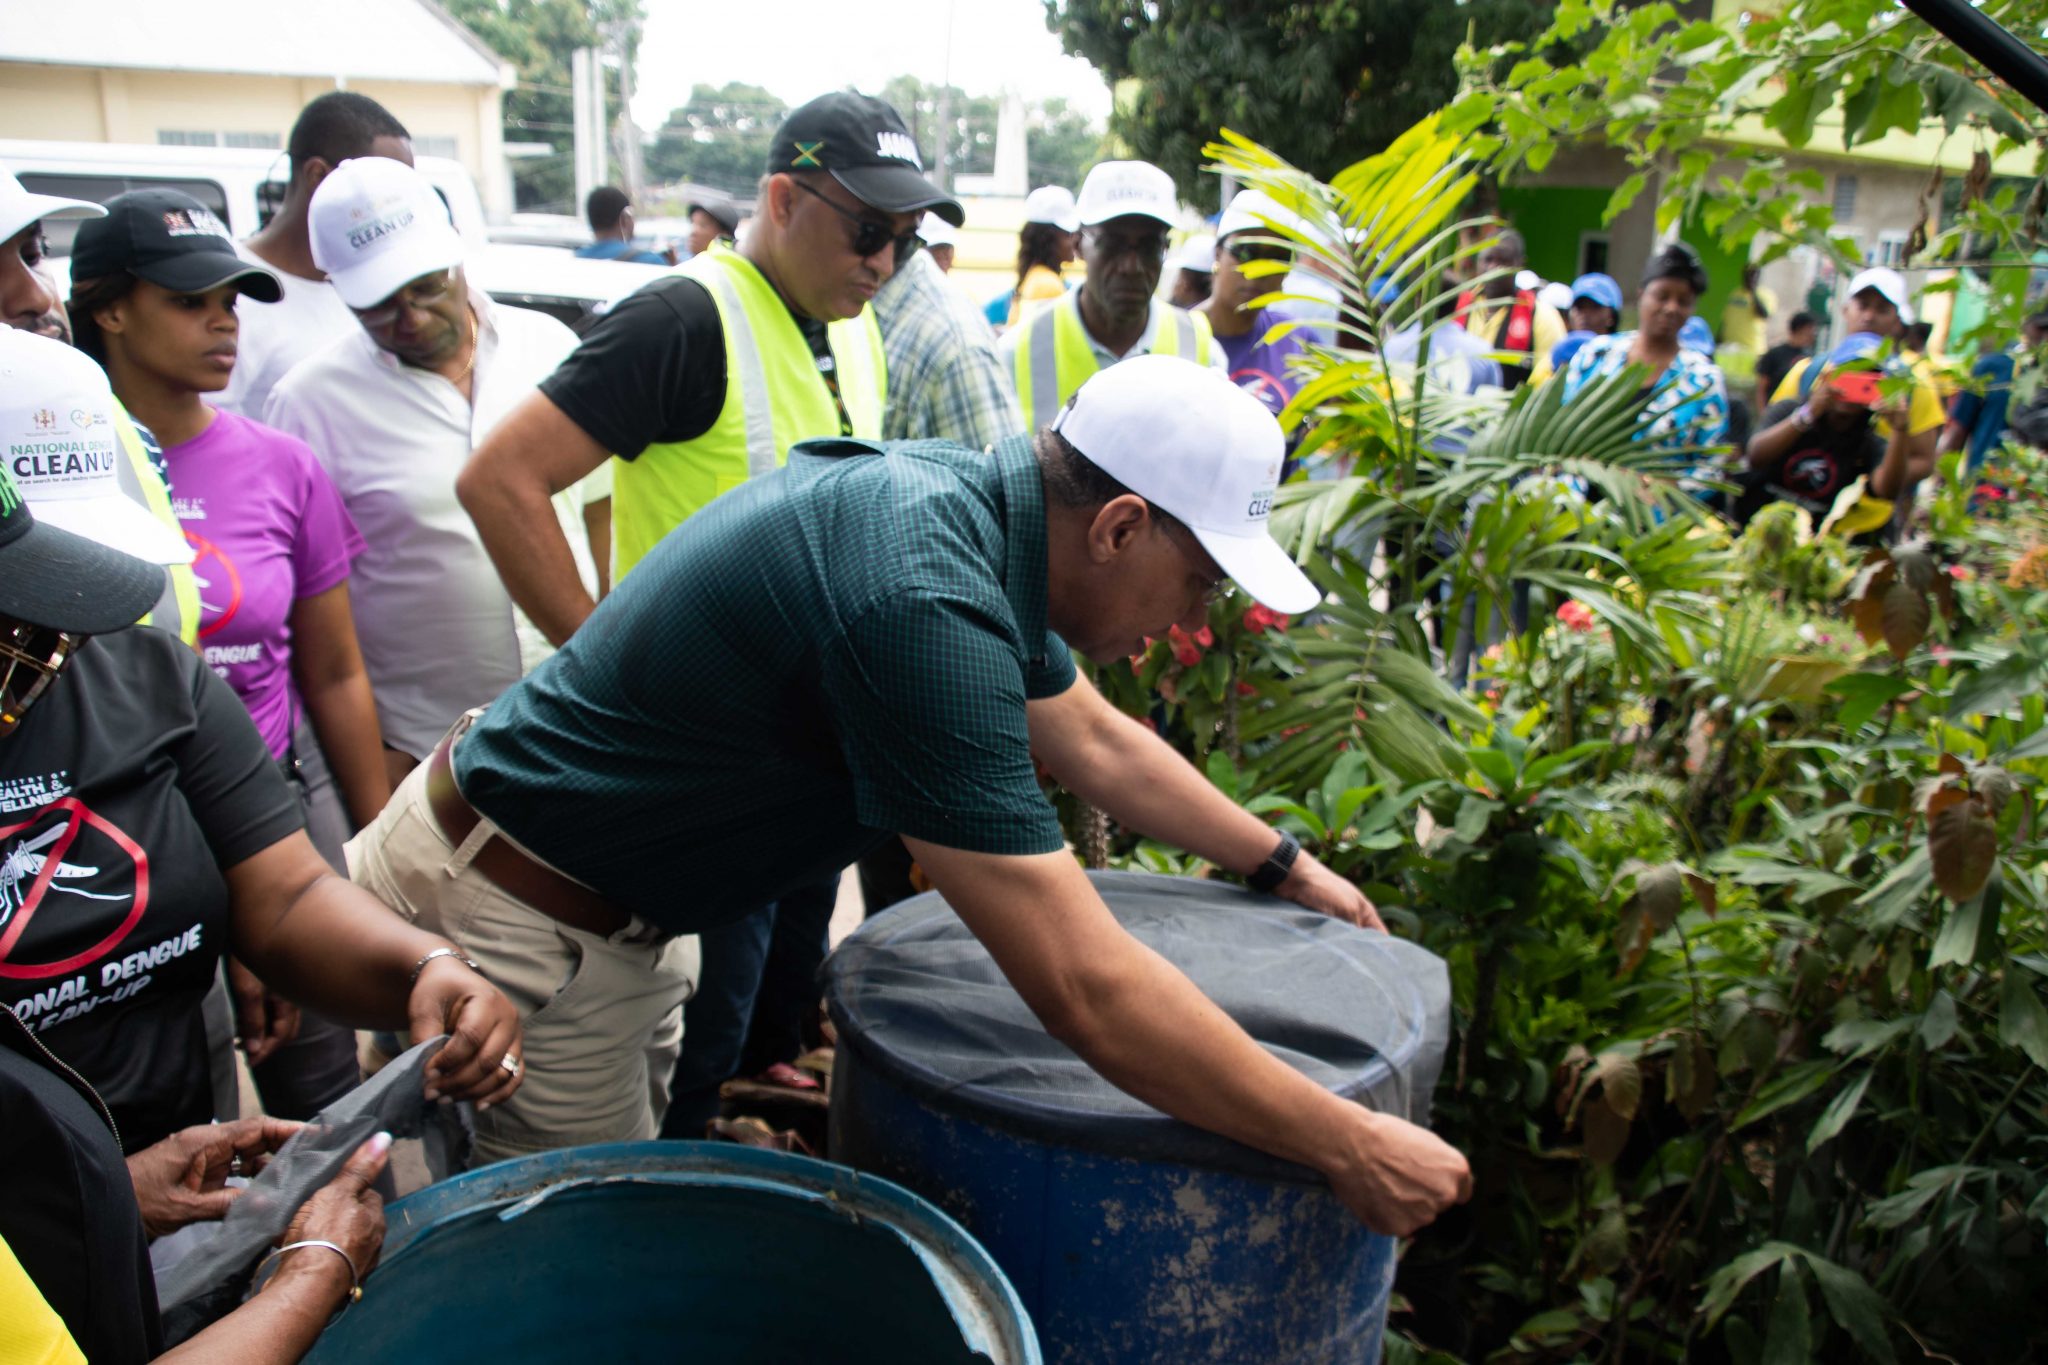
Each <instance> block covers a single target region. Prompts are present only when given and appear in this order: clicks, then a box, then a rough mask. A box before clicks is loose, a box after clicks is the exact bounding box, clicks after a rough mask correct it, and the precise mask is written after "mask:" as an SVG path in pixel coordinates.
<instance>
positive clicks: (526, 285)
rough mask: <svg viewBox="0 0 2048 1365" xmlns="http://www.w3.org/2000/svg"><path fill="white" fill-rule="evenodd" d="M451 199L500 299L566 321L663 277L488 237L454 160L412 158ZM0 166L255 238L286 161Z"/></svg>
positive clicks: (101, 148) (205, 158) (65, 147)
mask: <svg viewBox="0 0 2048 1365" xmlns="http://www.w3.org/2000/svg"><path fill="white" fill-rule="evenodd" d="M414 164H415V165H416V166H418V167H419V169H420V172H421V173H422V174H424V175H425V176H426V177H427V179H428V180H429V181H431V182H432V183H433V186H434V190H435V192H436V193H437V194H439V195H440V196H441V198H442V200H443V202H445V203H446V204H447V205H448V215H449V217H450V218H451V219H452V220H453V221H454V224H455V230H456V231H457V232H458V233H460V234H461V235H462V239H463V241H464V242H465V243H466V244H467V245H468V248H469V255H468V259H467V260H466V262H465V265H466V267H467V269H468V271H469V277H470V279H471V281H472V282H473V283H475V284H476V286H477V287H478V288H480V289H482V290H483V291H484V292H485V293H487V294H489V295H490V296H491V297H492V298H494V299H496V300H498V301H499V302H501V303H509V304H514V305H517V306H519V307H522V308H533V309H537V310H539V311H540V312H544V313H547V314H549V315H551V316H553V317H556V318H558V319H560V320H561V321H563V322H566V323H568V324H569V325H570V326H572V327H579V328H580V327H582V326H586V325H587V324H588V320H589V319H590V317H591V316H593V315H595V314H598V313H602V312H604V311H605V310H606V309H607V308H609V307H610V306H611V305H612V304H613V303H615V302H617V301H618V300H620V299H622V298H624V297H625V296H626V295H628V294H630V293H632V292H633V291H634V290H635V289H638V288H639V287H640V286H641V285H643V284H645V283H647V282H648V281H649V280H651V279H656V278H659V277H660V276H661V275H662V274H663V273H665V272H664V271H663V269H662V267H660V266H651V265H637V264H632V263H628V262H625V261H593V260H585V259H582V258H580V257H577V256H573V255H571V254H570V253H569V252H568V251H565V250H551V249H548V248H544V247H533V246H517V245H508V244H503V243H496V242H493V241H492V240H491V238H490V233H489V230H488V228H487V227H486V225H485V222H484V208H483V201H482V200H481V199H479V198H478V197H477V192H476V185H475V183H474V182H473V181H471V180H470V178H469V172H468V171H467V170H466V169H464V167H463V165H462V163H461V162H459V161H454V160H451V159H449V158H447V157H440V156H422V157H418V158H416V159H415V162H414ZM0 166H4V167H6V168H7V169H8V170H10V171H12V172H14V174H15V175H16V176H18V177H20V179H21V183H22V184H23V185H24V186H25V187H27V188H28V189H29V190H30V191H31V192H33V193H36V194H55V195H61V196H63V197H64V198H66V199H90V200H92V201H93V202H94V203H100V204H103V203H105V202H106V201H107V200H109V199H112V198H113V197H114V196H116V195H119V194H126V193H127V192H128V191H130V190H142V189H169V190H177V191H179V192H180V193H183V194H187V195H190V196H191V197H192V198H194V199H196V200H198V201H199V202H200V203H202V204H204V205H206V207H208V208H210V209H212V210H213V211H214V213H215V214H216V215H218V216H219V217H220V219H221V221H222V222H224V223H226V224H227V225H228V230H229V231H230V232H232V233H234V235H235V236H236V237H237V238H238V239H239V238H246V237H249V236H251V235H253V234H254V233H255V232H256V230H257V229H258V228H260V227H262V226H263V225H264V224H265V223H267V222H269V221H270V218H271V215H272V214H274V213H276V212H277V209H278V206H279V205H281V204H283V203H284V191H285V183H286V181H287V179H288V178H289V176H290V174H291V168H290V163H289V162H288V161H287V159H286V157H285V154H284V153H283V152H282V151H275V150H273V151H261V150H247V149H243V148H235V147H158V146H151V145H149V144H146V143H137V144H127V143H115V142H31V141H23V140H19V139H8V138H0ZM77 231H78V222H77V220H76V219H65V218H53V219H51V220H50V221H49V222H47V223H45V224H44V225H43V235H44V237H45V238H46V239H47V240H48V242H49V245H50V254H51V256H52V257H54V258H55V259H54V260H53V261H52V262H51V269H52V272H53V273H54V274H55V275H56V277H57V281H56V282H57V285H58V288H59V289H62V290H65V291H67V292H68V290H69V287H70V282H71V262H70V256H71V239H72V237H73V235H74V234H76V232H77Z"/></svg>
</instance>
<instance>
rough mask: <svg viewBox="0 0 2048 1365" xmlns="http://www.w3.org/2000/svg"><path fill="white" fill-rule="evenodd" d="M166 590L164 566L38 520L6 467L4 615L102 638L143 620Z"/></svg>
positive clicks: (1, 469)
mask: <svg viewBox="0 0 2048 1365" xmlns="http://www.w3.org/2000/svg"><path fill="white" fill-rule="evenodd" d="M163 590H164V571H163V569H162V567H161V566H159V565H156V564H151V563H149V562H148V561H147V560H141V559H137V558H136V557H135V556H134V555H127V554H122V553H121V552H120V551H119V550H114V549H109V548H108V547H107V546H105V545H102V544H100V543H99V542H98V541H94V540H87V539H86V538H85V537H84V536H75V535H73V534H71V532H69V531H63V530H59V529H58V528H57V527H55V526H44V525H41V524H39V523H38V522H37V521H36V518H35V514H34V513H33V512H31V511H29V510H28V499H27V498H24V497H23V496H22V495H21V490H20V489H19V488H17V487H16V486H15V483H14V476H13V475H12V474H10V473H8V471H7V468H6V466H5V464H0V616H6V617H10V618H12V619H13V620H16V621H21V622H25V623H27V624H28V625H31V626H41V627H42V628H43V629H44V630H61V631H64V632H66V633H68V634H71V635H103V634H105V633H106V632H107V631H110V630H119V629H121V628H122V627H123V626H132V625H134V624H135V623H136V622H137V621H139V620H141V619H142V615H143V613H144V612H146V611H148V610H149V609H150V608H151V607H153V606H155V605H156V600H157V598H158V597H160V596H162V595H163Z"/></svg>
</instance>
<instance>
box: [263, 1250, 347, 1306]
mask: <svg viewBox="0 0 2048 1365" xmlns="http://www.w3.org/2000/svg"><path fill="white" fill-rule="evenodd" d="M301 1247H326V1248H327V1249H328V1250H329V1251H331V1252H333V1253H334V1254H335V1255H337V1256H339V1257H341V1260H342V1264H344V1265H346V1266H347V1267H348V1301H349V1303H360V1302H362V1298H363V1281H362V1277H360V1276H359V1275H357V1274H356V1258H355V1257H353V1256H351V1255H349V1254H348V1253H347V1252H346V1251H343V1250H342V1249H341V1247H340V1245H339V1244H337V1243H334V1242H330V1241H328V1240H327V1239H326V1238H324V1237H308V1238H307V1239H306V1240H305V1241H303V1242H287V1243H285V1244H284V1245H283V1246H281V1247H277V1248H275V1249H274V1250H272V1251H271V1253H270V1254H269V1255H268V1256H265V1257H264V1258H263V1260H262V1263H261V1264H259V1265H258V1266H257V1267H256V1273H257V1274H258V1275H259V1276H260V1275H261V1274H262V1273H263V1267H264V1266H266V1265H269V1264H270V1263H271V1262H272V1261H274V1260H276V1259H278V1257H280V1256H282V1255H284V1254H285V1253H286V1252H287V1251H297V1250H298V1249H299V1248H301ZM344 1306H345V1305H344Z"/></svg>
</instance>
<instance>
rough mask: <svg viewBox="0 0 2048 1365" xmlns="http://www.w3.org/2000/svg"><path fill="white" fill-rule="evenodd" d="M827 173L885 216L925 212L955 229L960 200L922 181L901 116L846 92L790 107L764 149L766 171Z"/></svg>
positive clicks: (919, 163)
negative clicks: (766, 156)
mask: <svg viewBox="0 0 2048 1365" xmlns="http://www.w3.org/2000/svg"><path fill="white" fill-rule="evenodd" d="M782 171H827V172H829V173H830V174H831V176H832V178H833V179H834V180H837V181H838V182H839V183H840V184H841V185H844V186H845V187H846V189H847V192H848V193H850V194H852V195H853V197H854V198H856V199H858V200H860V201H861V202H862V203H863V204H866V205H867V206H868V207H870V208H877V209H880V210H881V211H882V212H884V213H914V212H916V211H917V210H919V209H929V210H931V211H932V212H933V213H936V214H938V215H939V217H941V218H943V219H945V220H946V221H947V222H949V223H951V224H952V225H953V226H954V227H959V226H960V225H961V224H962V223H964V222H966V221H967V215H966V213H965V211H964V210H962V209H961V207H960V205H959V203H958V202H957V201H956V200H954V199H952V198H951V197H950V196H948V195H947V194H946V193H945V192H944V191H943V190H941V189H940V188H939V187H938V186H936V185H934V184H932V182H931V181H929V180H927V179H925V178H924V159H923V158H922V157H921V156H919V155H918V152H917V139H915V138H913V137H912V136H911V135H910V129H909V128H907V127H905V126H904V123H903V116H902V115H901V114H898V113H897V112H896V111H895V110H894V109H893V108H891V107H890V106H889V105H888V104H887V103H886V102H884V101H882V100H878V99H875V98H873V97H872V96H869V95H857V94H855V93H853V92H852V91H850V90H841V91H836V92H834V93H833V94H830V95H820V96H818V98H816V99H814V100H812V101H811V102H810V103H809V104H806V105H803V106H802V107H800V108H798V109H796V110H794V111H792V112H791V114H790V115H789V117H788V118H785V119H784V120H783V121H782V126H781V127H780V128H777V129H776V130H775V141H774V142H773V143H772V144H770V146H769V148H768V173H769V174H770V175H774V174H777V173H779V172H782Z"/></svg>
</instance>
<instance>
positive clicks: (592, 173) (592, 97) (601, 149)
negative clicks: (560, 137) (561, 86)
mask: <svg viewBox="0 0 2048 1365" xmlns="http://www.w3.org/2000/svg"><path fill="white" fill-rule="evenodd" d="M569 102H570V107H571V123H570V128H571V130H572V132H571V136H572V139H573V141H572V143H571V145H572V147H573V148H574V164H575V167H576V202H575V204H574V205H572V206H571V208H570V210H569V211H570V212H571V213H577V212H580V211H581V210H582V208H583V204H584V202H585V201H586V200H587V199H589V197H590V192H591V191H592V190H594V189H596V188H597V187H598V186H599V185H602V184H603V183H604V182H605V146H604V65H603V63H602V62H601V61H600V60H599V58H598V51H597V49H596V48H594V47H579V48H577V49H576V50H575V51H574V52H571V53H570V54H569Z"/></svg>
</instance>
